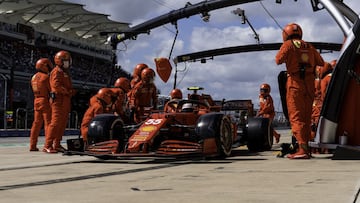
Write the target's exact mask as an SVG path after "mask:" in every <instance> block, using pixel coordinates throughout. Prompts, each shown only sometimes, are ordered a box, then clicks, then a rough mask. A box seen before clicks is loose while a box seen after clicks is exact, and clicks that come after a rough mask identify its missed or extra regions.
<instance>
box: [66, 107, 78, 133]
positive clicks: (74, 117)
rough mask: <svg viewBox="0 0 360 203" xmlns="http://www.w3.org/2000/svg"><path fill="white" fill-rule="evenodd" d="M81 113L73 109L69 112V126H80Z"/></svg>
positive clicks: (76, 127)
mask: <svg viewBox="0 0 360 203" xmlns="http://www.w3.org/2000/svg"><path fill="white" fill-rule="evenodd" d="M78 122H79V114H78V112H77V111H71V112H70V113H69V119H68V128H75V129H78V128H79V126H78V125H79V123H78Z"/></svg>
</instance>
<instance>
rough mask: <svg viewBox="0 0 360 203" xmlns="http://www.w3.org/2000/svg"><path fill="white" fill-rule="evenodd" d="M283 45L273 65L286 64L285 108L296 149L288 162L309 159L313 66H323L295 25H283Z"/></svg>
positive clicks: (313, 91)
mask: <svg viewBox="0 0 360 203" xmlns="http://www.w3.org/2000/svg"><path fill="white" fill-rule="evenodd" d="M282 37H283V41H284V42H283V44H282V45H281V47H280V50H279V51H278V53H277V54H276V56H275V62H276V64H278V65H280V64H282V63H285V64H286V70H287V82H286V105H287V108H288V115H289V121H290V124H291V130H292V132H293V134H294V137H295V138H296V140H297V142H298V144H299V148H298V151H297V152H296V153H294V154H290V155H288V156H287V157H288V158H289V159H309V158H310V156H311V155H310V152H309V143H308V142H309V140H310V135H311V114H312V104H313V100H314V97H315V86H314V83H315V67H316V66H323V65H324V60H323V58H322V57H321V56H320V53H319V52H318V51H317V50H316V49H315V48H314V47H313V46H312V45H311V44H310V43H308V42H305V41H304V40H302V29H301V27H300V26H299V25H298V24H295V23H290V24H288V25H286V26H285V27H284V29H283V32H282Z"/></svg>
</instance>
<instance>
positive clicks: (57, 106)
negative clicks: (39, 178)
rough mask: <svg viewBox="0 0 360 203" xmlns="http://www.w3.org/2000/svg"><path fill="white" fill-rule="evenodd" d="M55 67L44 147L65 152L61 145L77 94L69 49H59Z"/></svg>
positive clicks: (53, 151) (52, 73) (52, 150)
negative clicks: (49, 115)
mask: <svg viewBox="0 0 360 203" xmlns="http://www.w3.org/2000/svg"><path fill="white" fill-rule="evenodd" d="M54 61H55V65H56V66H55V68H54V69H53V70H52V71H51V73H50V87H51V100H50V101H51V102H50V104H51V123H50V125H49V129H48V132H49V136H48V137H49V139H48V140H47V141H46V142H45V147H44V149H43V151H44V152H46V153H57V152H63V151H64V150H65V149H64V148H63V147H62V146H61V145H60V142H61V140H62V136H63V135H64V132H65V128H66V124H67V121H68V118H69V113H70V110H71V97H72V96H73V95H74V94H75V90H74V89H73V87H72V81H71V76H70V74H69V72H70V71H69V69H70V66H71V63H72V59H71V55H70V53H69V52H68V51H59V52H58V53H56V54H55V57H54Z"/></svg>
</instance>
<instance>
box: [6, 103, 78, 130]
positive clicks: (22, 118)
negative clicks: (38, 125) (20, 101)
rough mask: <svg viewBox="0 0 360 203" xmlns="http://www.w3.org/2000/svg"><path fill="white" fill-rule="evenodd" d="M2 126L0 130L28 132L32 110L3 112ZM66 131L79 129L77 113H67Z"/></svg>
mask: <svg viewBox="0 0 360 203" xmlns="http://www.w3.org/2000/svg"><path fill="white" fill-rule="evenodd" d="M3 113H4V118H3V119H4V124H3V126H5V127H3V128H0V129H4V130H6V129H16V130H20V129H21V130H28V129H31V126H32V122H33V120H34V109H25V108H17V109H16V110H15V111H7V110H5V111H3ZM67 128H68V129H79V128H80V123H79V114H78V112H77V111H72V112H70V113H69V119H68V124H67Z"/></svg>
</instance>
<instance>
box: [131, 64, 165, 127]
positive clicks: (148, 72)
mask: <svg viewBox="0 0 360 203" xmlns="http://www.w3.org/2000/svg"><path fill="white" fill-rule="evenodd" d="M154 78H155V71H154V70H153V69H151V68H145V69H144V70H142V72H141V81H140V82H138V83H137V84H136V85H135V87H134V88H133V89H132V90H131V94H130V95H131V97H130V109H131V111H133V113H134V122H135V123H140V122H141V121H144V120H145V119H146V115H145V110H146V108H149V109H153V110H156V109H157V102H158V99H157V88H156V86H155V84H154Z"/></svg>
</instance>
